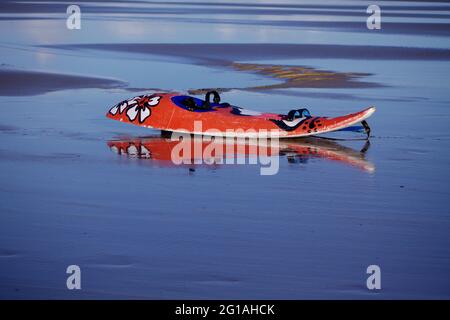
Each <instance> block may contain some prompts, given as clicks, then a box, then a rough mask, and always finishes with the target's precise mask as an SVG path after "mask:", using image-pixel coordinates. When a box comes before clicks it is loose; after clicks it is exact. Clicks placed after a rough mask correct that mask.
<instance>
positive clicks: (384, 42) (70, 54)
mask: <svg viewBox="0 0 450 320" xmlns="http://www.w3.org/2000/svg"><path fill="white" fill-rule="evenodd" d="M79 3H80V6H81V10H82V28H81V30H68V29H67V28H66V21H65V19H66V16H67V15H66V14H65V11H66V8H67V5H68V4H65V3H63V2H52V1H50V2H48V3H47V2H46V3H32V2H26V1H25V2H23V3H15V2H10V1H4V2H2V3H1V4H0V12H1V15H0V46H1V54H0V57H1V59H0V64H1V67H0V76H1V80H0V107H1V112H2V116H1V117H0V181H1V183H0V298H2V299H7V298H19V299H26V298H62V299H74V298H82V299H84V298H143V299H165V298H167V299H169V298H172V299H175V298H188V299H195V298H224V299H227V298H230V299H231V298H245V299H259V298H261V299H262V298H267V299H279V298H286V299H297V298H336V299H346V298H356V299H388V298H395V299H403V298H426V299H429V298H450V276H449V270H450V249H449V248H450V233H449V230H450V211H449V198H450V191H449V181H450V180H449V179H450V169H449V165H450V160H449V159H450V154H449V150H450V148H449V147H450V132H449V123H450V109H449V107H450V91H449V90H448V83H449V79H450V78H449V75H450V64H449V59H450V38H449V34H448V33H449V30H450V29H449V28H448V23H449V22H450V6H449V5H448V4H446V3H443V2H438V3H429V2H419V1H418V2H414V3H412V4H411V3H407V2H400V1H389V2H381V7H382V14H383V16H382V17H383V18H382V19H383V20H382V29H381V30H378V31H376V30H373V31H370V30H367V28H366V23H365V20H366V18H367V14H366V8H367V6H366V4H365V3H360V2H354V1H344V2H341V1H325V2H322V3H320V4H318V3H316V2H315V1H310V2H302V3H298V2H294V1H291V2H289V1H283V3H282V4H279V3H278V2H275V1H272V2H267V1H264V2H256V1H251V2H248V1H239V2H234V1H233V2H231V1H228V2H227V1H221V2H219V3H214V2H207V1H201V2H195V1H193V2H185V3H183V2H172V3H165V2H141V1H136V2H132V3H129V4H124V3H122V2H110V1H97V2H95V3H92V2H79ZM249 66H250V67H249ZM258 68H259V69H258ZM283 68H288V69H287V72H286V69H283ZM289 68H291V69H289ZM268 70H269V71H268ZM305 70H306V71H308V70H309V71H311V70H312V73H313V76H317V74H314V73H315V72H318V73H320V72H322V71H326V72H329V73H326V79H325V81H323V80H324V79H319V80H318V81H317V82H314V81H313V80H311V79H312V78H311V77H310V78H308V79H307V80H306V81H303V80H301V81H300V82H301V85H289V86H286V83H287V82H286V79H289V77H290V76H293V77H294V79H297V80H298V76H299V74H301V73H303V72H304V71H305ZM309 71H308V72H309ZM349 75H350V76H349ZM329 76H331V77H332V80H333V81H329V80H330V78H329ZM335 76H337V80H336V78H335ZM296 77H297V78H296ZM300 77H301V76H300ZM291 84H292V83H291ZM297 84H298V83H297ZM203 88H223V92H222V97H223V100H224V101H228V102H230V103H232V104H234V105H239V106H243V107H246V108H249V109H254V110H260V111H265V112H286V111H288V110H290V109H292V108H299V107H304V106H307V107H308V108H309V110H311V111H312V112H313V113H314V114H319V115H328V116H338V115H342V114H347V113H351V112H355V111H358V110H361V109H363V108H364V107H366V106H368V105H375V106H376V107H377V112H376V113H375V114H374V115H373V116H372V117H371V118H370V120H371V121H370V124H371V126H372V131H373V137H372V138H371V140H370V145H369V146H367V145H365V142H364V141H345V142H342V141H337V142H336V141H328V140H320V139H319V140H316V139H312V140H305V141H297V142H294V143H293V144H290V145H289V144H288V145H284V146H282V147H281V148H280V151H281V152H280V157H279V171H278V173H277V174H275V175H272V176H262V175H260V165H257V164H256V165H255V164H247V165H237V164H234V165H231V164H215V165H208V164H205V163H203V164H198V165H191V166H189V165H188V166H186V165H181V166H175V165H173V164H172V163H171V162H170V161H164V159H163V155H164V154H166V153H165V152H167V148H170V144H169V143H168V142H167V141H166V140H165V139H164V138H160V137H159V132H156V131H152V130H148V129H144V128H138V127H135V126H130V125H125V124H121V123H118V122H115V121H111V120H109V119H107V118H106V117H105V113H106V112H107V110H108V109H109V108H110V107H111V106H113V105H114V104H116V103H117V102H119V101H121V100H124V99H126V98H130V97H132V96H134V95H137V94H142V93H146V92H148V91H151V89H158V90H164V91H183V92H187V91H189V90H191V92H194V93H196V92H198V93H200V92H202V91H201V89H203ZM255 88H257V89H255ZM130 141H131V142H133V143H134V144H133V145H132V147H131V148H129V147H130V145H129V144H127V143H129V142H130ZM118 142H120V143H121V144H118ZM141 145H143V146H144V147H145V149H142V147H141ZM123 146H126V149H123V150H122V151H121V152H118V151H120V150H121V149H120V148H122V147H123ZM136 146H139V148H137V147H136ZM361 151H362V152H361ZM72 264H76V265H79V266H80V267H81V270H82V290H80V291H69V290H67V289H66V277H67V274H66V273H65V271H66V268H67V266H68V265H72ZM372 264H376V265H379V266H380V267H381V270H382V289H381V290H380V291H378V292H372V291H369V290H367V288H366V279H367V276H368V275H367V274H366V268H367V266H369V265H372Z"/></svg>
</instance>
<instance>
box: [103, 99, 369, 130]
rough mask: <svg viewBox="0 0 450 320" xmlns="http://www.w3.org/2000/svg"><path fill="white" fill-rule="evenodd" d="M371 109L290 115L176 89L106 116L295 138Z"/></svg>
mask: <svg viewBox="0 0 450 320" xmlns="http://www.w3.org/2000/svg"><path fill="white" fill-rule="evenodd" d="M187 101H188V102H187ZM193 105H195V107H193ZM374 112H375V107H369V108H366V109H364V110H362V111H359V112H355V113H351V114H347V115H344V116H340V117H333V118H331V117H326V116H301V117H297V118H292V117H289V116H288V115H287V114H277V113H263V112H257V111H251V110H247V109H244V108H240V107H237V106H233V105H230V104H228V103H218V102H217V103H206V102H205V101H204V100H201V99H198V98H195V97H191V96H186V95H181V94H177V93H154V94H148V95H141V96H137V97H133V98H131V99H128V100H124V101H122V102H120V103H118V104H116V105H115V106H113V107H112V108H111V109H110V110H109V111H108V113H107V117H108V118H110V119H113V120H117V121H120V122H125V123H131V124H134V125H138V126H141V127H146V128H153V129H159V130H163V131H172V132H179V133H191V134H201V135H211V136H217V135H221V136H226V137H246V138H251V137H262V136H269V137H277V138H298V137H307V136H313V135H318V134H321V133H327V132H332V131H338V130H341V129H344V128H347V127H350V126H353V125H355V124H357V123H360V122H362V121H364V120H365V119H367V118H368V117H370V116H371V115H372V114H373V113H374Z"/></svg>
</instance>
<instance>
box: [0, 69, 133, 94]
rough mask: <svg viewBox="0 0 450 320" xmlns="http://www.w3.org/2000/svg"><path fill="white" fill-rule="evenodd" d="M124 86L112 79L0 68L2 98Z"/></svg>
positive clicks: (124, 84)
mask: <svg viewBox="0 0 450 320" xmlns="http://www.w3.org/2000/svg"><path fill="white" fill-rule="evenodd" d="M125 86H126V83H125V82H122V81H118V80H113V79H102V78H95V77H87V76H77V75H71V74H57V73H49V72H40V71H31V70H15V69H6V68H0V95H2V96H33V95H39V94H43V93H47V92H52V91H59V90H68V89H83V88H99V89H112V88H123V87H125Z"/></svg>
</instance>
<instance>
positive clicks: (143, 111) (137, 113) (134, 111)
mask: <svg viewBox="0 0 450 320" xmlns="http://www.w3.org/2000/svg"><path fill="white" fill-rule="evenodd" d="M160 99H161V97H160V96H152V95H142V96H138V97H134V98H132V99H130V100H125V101H122V102H120V103H118V104H117V105H115V106H114V107H113V108H112V109H111V110H109V112H110V113H111V114H112V115H116V114H117V113H119V114H122V113H123V112H124V110H125V109H127V108H128V109H127V111H126V115H127V117H128V119H129V120H130V121H134V120H136V119H138V120H139V123H143V122H144V121H145V119H147V118H148V117H150V115H151V114H152V111H151V109H150V107H154V106H157V105H158V104H159V100H160Z"/></svg>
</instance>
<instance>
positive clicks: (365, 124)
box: [361, 120, 371, 140]
mask: <svg viewBox="0 0 450 320" xmlns="http://www.w3.org/2000/svg"><path fill="white" fill-rule="evenodd" d="M361 124H362V126H363V128H364V131H365V132H366V134H367V140H369V138H370V131H371V129H370V127H369V124H368V123H367V121H366V120H363V121H361Z"/></svg>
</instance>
